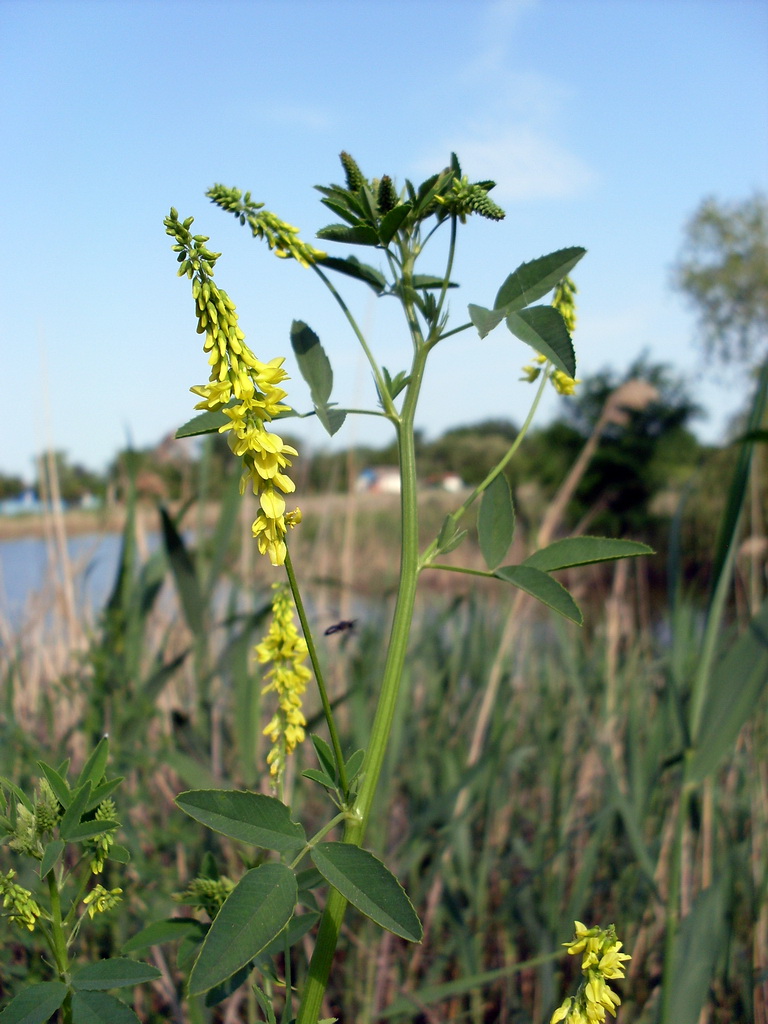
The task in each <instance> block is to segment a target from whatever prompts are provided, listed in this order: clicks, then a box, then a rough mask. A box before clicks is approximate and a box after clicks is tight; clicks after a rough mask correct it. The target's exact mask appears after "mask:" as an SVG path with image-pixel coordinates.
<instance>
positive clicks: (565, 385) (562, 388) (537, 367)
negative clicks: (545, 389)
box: [520, 355, 581, 395]
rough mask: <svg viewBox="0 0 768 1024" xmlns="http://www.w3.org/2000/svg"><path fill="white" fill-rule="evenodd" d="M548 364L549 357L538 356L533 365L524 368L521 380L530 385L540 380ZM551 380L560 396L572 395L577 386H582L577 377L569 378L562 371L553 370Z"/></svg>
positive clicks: (535, 357)
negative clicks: (542, 371)
mask: <svg viewBox="0 0 768 1024" xmlns="http://www.w3.org/2000/svg"><path fill="white" fill-rule="evenodd" d="M546 362H547V357H546V356H542V355H538V356H534V357H533V363H529V364H528V365H527V366H524V367H523V374H524V376H522V377H521V378H520V380H524V381H526V382H527V383H528V384H532V383H533V381H535V380H537V379H538V376H539V374H540V373H541V370H542V367H543V366H544V364H545V363H546ZM549 379H550V381H551V383H552V386H553V387H554V389H555V391H557V392H558V394H560V395H572V394H574V393H575V391H576V385H577V384H581V381H580V380H578V378H575V377H569V376H568V374H567V373H563V371H562V370H555V369H552V370H550V371H549Z"/></svg>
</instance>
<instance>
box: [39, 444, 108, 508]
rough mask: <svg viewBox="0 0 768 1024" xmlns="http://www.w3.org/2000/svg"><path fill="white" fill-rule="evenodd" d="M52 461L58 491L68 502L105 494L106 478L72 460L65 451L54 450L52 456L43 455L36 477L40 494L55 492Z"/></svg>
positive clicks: (75, 502) (72, 502) (73, 502)
mask: <svg viewBox="0 0 768 1024" xmlns="http://www.w3.org/2000/svg"><path fill="white" fill-rule="evenodd" d="M51 462H52V463H53V468H54V471H55V473H56V477H57V482H58V493H59V495H60V497H61V499H62V501H64V502H66V504H68V505H73V504H77V503H78V502H79V501H81V500H82V499H83V498H84V497H86V496H87V495H103V494H104V490H105V486H106V484H105V480H104V478H103V477H102V476H101V475H100V474H98V473H95V472H93V470H90V469H87V468H86V467H85V466H82V465H80V464H79V463H72V462H70V461H69V456H68V454H67V453H66V452H63V451H58V452H53V454H52V458H51V455H50V454H46V455H43V456H41V458H40V460H39V462H38V472H37V476H36V479H35V489H36V490H37V492H38V494H40V495H48V496H50V495H51V494H52V493H53V492H52V489H51Z"/></svg>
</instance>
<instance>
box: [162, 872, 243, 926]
mask: <svg viewBox="0 0 768 1024" xmlns="http://www.w3.org/2000/svg"><path fill="white" fill-rule="evenodd" d="M234 887H235V883H234V882H233V881H232V880H231V879H229V878H227V877H226V875H221V876H220V877H219V878H193V879H192V881H191V882H190V883H189V885H188V886H187V888H186V889H185V890H184V891H183V892H179V893H176V894H175V895H174V897H173V898H174V899H175V900H176V902H177V903H183V904H184V905H185V906H187V907H199V908H200V910H204V911H205V912H206V914H207V915H208V917H210V919H211V920H213V919H214V917H216V915H217V914H218V912H219V911H220V910H221V906H222V904H223V903H224V901H225V900H226V898H227V896H229V894H230V893H231V892H232V890H233V889H234Z"/></svg>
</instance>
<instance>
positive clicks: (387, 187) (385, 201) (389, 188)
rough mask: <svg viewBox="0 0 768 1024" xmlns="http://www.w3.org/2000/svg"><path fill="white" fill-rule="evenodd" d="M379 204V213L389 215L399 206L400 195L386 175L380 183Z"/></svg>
mask: <svg viewBox="0 0 768 1024" xmlns="http://www.w3.org/2000/svg"><path fill="white" fill-rule="evenodd" d="M377 202H378V204H379V213H389V211H390V210H393V209H394V208H395V207H396V206H397V203H398V195H397V192H395V186H394V185H393V184H392V179H391V178H390V176H389V175H388V174H385V175H384V177H383V178H382V179H381V181H380V182H379V192H378V196H377Z"/></svg>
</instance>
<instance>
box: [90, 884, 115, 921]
mask: <svg viewBox="0 0 768 1024" xmlns="http://www.w3.org/2000/svg"><path fill="white" fill-rule="evenodd" d="M122 898H123V890H122V889H105V888H104V886H103V885H94V887H93V888H92V889H91V891H90V892H89V893H88V895H87V896H84V897H83V903H84V904H85V905H86V907H88V916H89V917H91V918H94V917H95V916H96V915H97V914H103V913H105V912H106V911H107V910H111V909H112V907H116V906H117V904H118V903H120V902H122Z"/></svg>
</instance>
